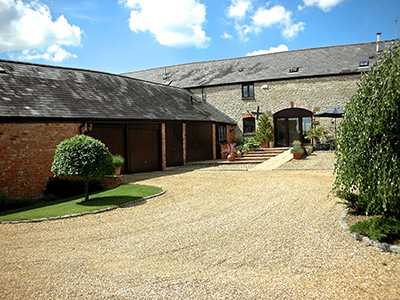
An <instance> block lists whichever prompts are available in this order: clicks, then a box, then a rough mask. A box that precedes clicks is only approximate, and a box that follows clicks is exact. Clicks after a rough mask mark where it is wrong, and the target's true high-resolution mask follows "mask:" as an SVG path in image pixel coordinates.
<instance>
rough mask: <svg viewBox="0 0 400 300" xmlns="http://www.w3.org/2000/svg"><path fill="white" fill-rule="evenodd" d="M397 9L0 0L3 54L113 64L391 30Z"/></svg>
mask: <svg viewBox="0 0 400 300" xmlns="http://www.w3.org/2000/svg"><path fill="white" fill-rule="evenodd" d="M399 16H400V0H286V1H284V0H270V1H268V0H263V1H261V0H34V1H32V0H0V59H6V60H15V61H24V62H31V63H39V64H46V65H56V66H63V67H73V68H80V69H90V70H97V71H104V72H109V73H117V74H119V73H124V72H131V71H137V70H143V69H150V68H157V67H163V66H170V65H177V64H184V63H191V62H198V61H208V60H218V59H226V58H233V57H242V56H246V55H257V54H264V53H270V52H276V51H288V50H297V49H307V48H314V47H324V46H333V45H343V44H353V43H364V42H373V41H376V33H378V32H381V33H382V37H381V39H382V40H387V39H394V38H396V34H397V21H396V20H397V18H398V17H399ZM398 26H399V30H398V31H399V34H398V36H400V25H398Z"/></svg>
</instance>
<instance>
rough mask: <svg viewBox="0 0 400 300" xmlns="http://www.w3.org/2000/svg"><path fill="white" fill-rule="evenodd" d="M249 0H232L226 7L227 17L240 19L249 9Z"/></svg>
mask: <svg viewBox="0 0 400 300" xmlns="http://www.w3.org/2000/svg"><path fill="white" fill-rule="evenodd" d="M251 2H252V0H232V2H231V3H232V4H231V6H229V8H228V17H229V18H235V19H242V18H243V17H244V16H245V15H246V13H247V11H249V10H250V9H251V7H252V6H251Z"/></svg>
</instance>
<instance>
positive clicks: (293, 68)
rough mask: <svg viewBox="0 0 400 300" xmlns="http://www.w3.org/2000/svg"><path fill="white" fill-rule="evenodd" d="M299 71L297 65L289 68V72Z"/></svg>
mask: <svg viewBox="0 0 400 300" xmlns="http://www.w3.org/2000/svg"><path fill="white" fill-rule="evenodd" d="M298 71H299V67H292V68H290V69H289V73H297V72H298Z"/></svg>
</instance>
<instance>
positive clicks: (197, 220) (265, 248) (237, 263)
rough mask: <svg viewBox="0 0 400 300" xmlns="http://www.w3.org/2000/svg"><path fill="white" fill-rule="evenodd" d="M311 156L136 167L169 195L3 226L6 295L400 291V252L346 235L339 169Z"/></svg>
mask: <svg viewBox="0 0 400 300" xmlns="http://www.w3.org/2000/svg"><path fill="white" fill-rule="evenodd" d="M321 156H323V155H322V154H321ZM297 163H298V162H296V164H297ZM304 163H305V164H307V163H308V162H306V161H305V160H304ZM312 164H313V166H314V167H313V170H293V168H289V169H278V170H273V171H246V170H247V169H249V168H250V167H251V166H246V165H241V166H237V165H225V166H218V167H208V168H198V169H196V168H194V167H184V168H176V169H173V170H170V171H165V172H155V173H152V174H139V175H134V176H130V177H129V180H132V181H134V182H135V183H139V184H149V185H156V186H160V187H162V188H163V189H165V190H166V191H167V192H166V193H165V194H164V195H162V196H160V197H157V198H153V199H149V200H147V201H145V202H142V203H139V204H137V205H135V206H132V207H129V208H121V209H117V210H114V211H111V212H106V213H102V214H97V215H87V216H82V217H78V218H73V219H66V220H58V221H46V222H41V223H28V224H17V225H7V224H0V251H1V260H0V280H1V285H0V295H1V296H0V298H1V299H400V280H399V274H400V255H398V254H394V253H385V252H381V251H380V250H378V249H377V248H374V247H366V246H365V245H363V244H362V243H360V242H358V241H356V240H354V239H353V238H351V237H350V236H349V235H347V234H346V233H344V232H343V230H342V229H341V227H340V226H339V224H338V218H339V216H340V214H341V213H342V211H343V206H340V205H337V204H335V203H336V202H337V201H338V199H337V198H335V197H334V196H333V195H332V194H330V191H331V187H332V183H333V181H334V176H333V174H332V170H318V169H316V168H315V163H312ZM299 168H300V167H299V166H297V169H299ZM306 169H307V168H306ZM322 169H323V168H322Z"/></svg>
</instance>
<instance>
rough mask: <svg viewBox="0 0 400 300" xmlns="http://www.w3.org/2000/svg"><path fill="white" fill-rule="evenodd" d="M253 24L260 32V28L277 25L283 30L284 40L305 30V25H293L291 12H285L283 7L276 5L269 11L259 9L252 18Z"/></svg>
mask: <svg viewBox="0 0 400 300" xmlns="http://www.w3.org/2000/svg"><path fill="white" fill-rule="evenodd" d="M253 23H254V25H255V26H256V28H258V29H257V30H258V31H260V30H261V29H260V28H262V27H271V26H274V25H278V26H280V27H282V28H283V30H282V35H283V37H284V38H286V39H291V38H293V37H295V36H296V35H297V34H298V33H299V32H300V31H303V30H304V28H305V23H303V22H298V23H296V24H293V19H292V12H290V11H287V10H286V9H285V8H284V7H283V6H281V5H276V6H274V7H272V8H270V9H267V8H263V7H260V8H258V10H257V11H256V13H255V14H254V16H253Z"/></svg>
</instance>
